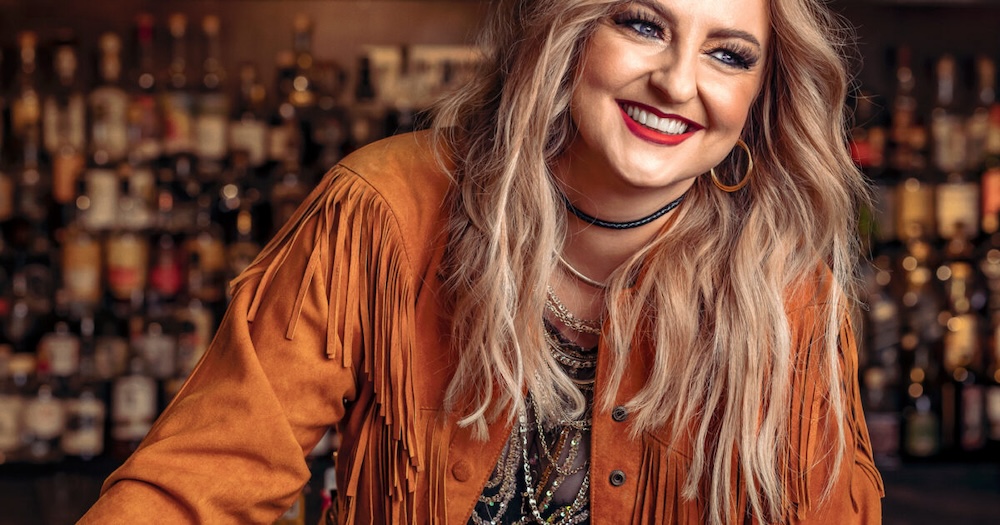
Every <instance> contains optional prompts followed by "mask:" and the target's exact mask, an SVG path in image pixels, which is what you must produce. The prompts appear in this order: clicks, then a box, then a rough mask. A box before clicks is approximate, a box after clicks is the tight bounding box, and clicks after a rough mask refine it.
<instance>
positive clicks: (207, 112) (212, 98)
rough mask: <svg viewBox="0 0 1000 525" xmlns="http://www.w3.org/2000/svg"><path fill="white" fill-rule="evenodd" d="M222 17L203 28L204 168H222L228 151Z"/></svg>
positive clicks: (200, 133)
mask: <svg viewBox="0 0 1000 525" xmlns="http://www.w3.org/2000/svg"><path fill="white" fill-rule="evenodd" d="M219 25H220V24H219V17H218V16H215V15H208V16H206V17H205V18H204V19H203V20H202V24H201V28H202V34H203V35H204V40H205V60H204V61H203V63H202V71H203V74H202V80H201V93H199V94H198V100H197V112H196V116H195V124H194V136H195V143H194V144H195V148H194V151H195V154H196V155H197V156H198V161H199V163H200V164H202V165H204V164H207V163H214V164H218V163H221V162H222V160H223V159H224V158H225V157H226V153H227V150H228V145H229V144H228V130H227V129H226V128H227V126H228V125H229V96H228V95H227V94H226V92H225V91H224V90H223V89H222V85H223V81H224V73H223V70H222V62H221V60H220V45H219Z"/></svg>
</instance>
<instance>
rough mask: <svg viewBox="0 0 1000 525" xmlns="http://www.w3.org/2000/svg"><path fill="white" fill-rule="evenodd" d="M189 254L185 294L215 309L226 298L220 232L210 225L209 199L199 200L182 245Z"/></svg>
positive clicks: (206, 197)
mask: <svg viewBox="0 0 1000 525" xmlns="http://www.w3.org/2000/svg"><path fill="white" fill-rule="evenodd" d="M185 251H186V252H187V253H188V254H189V257H190V258H189V263H188V279H187V291H188V294H189V295H190V296H191V297H194V298H197V299H199V300H201V301H203V302H204V303H206V304H208V305H211V306H216V305H218V304H219V303H221V301H222V300H223V299H224V297H225V289H226V286H225V275H226V247H225V243H224V241H223V232H222V231H221V228H220V227H219V225H218V224H216V223H215V222H213V221H212V200H211V197H210V196H209V195H202V196H201V197H200V198H199V199H198V213H197V219H196V227H195V229H194V230H193V231H192V232H191V235H189V236H188V238H187V240H186V241H185Z"/></svg>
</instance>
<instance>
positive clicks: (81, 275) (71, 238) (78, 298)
mask: <svg viewBox="0 0 1000 525" xmlns="http://www.w3.org/2000/svg"><path fill="white" fill-rule="evenodd" d="M78 193H79V197H77V198H76V200H75V201H74V202H73V204H71V205H66V206H64V209H65V210H67V211H66V214H65V215H66V217H67V219H66V226H65V228H63V229H62V230H61V232H60V241H61V242H60V245H61V248H62V250H61V255H60V275H61V276H62V286H63V288H64V289H65V290H66V294H67V300H68V301H69V303H70V308H71V309H73V310H74V311H77V312H79V311H82V310H93V309H94V308H96V307H97V306H98V305H99V304H100V301H101V295H102V288H101V261H102V250H101V241H100V239H99V238H98V237H97V236H96V235H95V234H94V233H93V232H92V231H90V230H89V229H88V228H87V227H86V222H85V220H86V217H85V215H86V213H87V211H88V210H89V209H90V203H91V201H90V198H89V196H88V195H87V191H86V185H85V183H84V182H83V181H81V182H80V190H78Z"/></svg>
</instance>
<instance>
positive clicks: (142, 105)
mask: <svg viewBox="0 0 1000 525" xmlns="http://www.w3.org/2000/svg"><path fill="white" fill-rule="evenodd" d="M135 29H136V45H137V49H136V56H137V61H138V71H137V72H136V74H135V80H134V81H133V82H132V86H131V88H130V92H129V111H128V137H129V139H128V142H129V147H128V151H129V153H128V155H129V158H130V160H131V161H132V162H134V163H136V164H141V163H145V162H150V161H153V160H155V159H157V158H159V156H160V154H161V153H162V152H163V125H164V123H163V119H162V118H161V116H160V109H159V91H160V87H161V86H160V84H158V83H157V79H156V73H155V71H156V63H155V47H154V44H153V17H152V15H150V14H148V13H140V14H139V15H138V16H136V23H135Z"/></svg>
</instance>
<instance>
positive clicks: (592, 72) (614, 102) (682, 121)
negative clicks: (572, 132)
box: [557, 0, 770, 219]
mask: <svg viewBox="0 0 1000 525" xmlns="http://www.w3.org/2000/svg"><path fill="white" fill-rule="evenodd" d="M769 32H770V26H769V20H768V14H767V7H766V4H765V0H637V1H634V2H631V3H627V4H623V5H621V6H618V7H616V8H615V9H614V10H613V11H612V13H611V15H610V16H608V17H607V18H605V19H604V20H602V21H601V22H600V25H599V26H598V27H597V29H596V31H595V33H594V34H593V36H592V37H591V39H590V41H589V42H588V44H587V46H586V48H585V50H584V55H583V58H582V60H581V64H580V72H579V78H578V83H577V87H576V89H575V91H574V92H573V98H572V106H571V114H572V118H573V122H574V124H575V125H576V128H577V135H576V136H575V137H574V139H573V140H572V142H571V143H570V144H569V146H568V148H567V150H566V152H565V154H564V155H563V156H562V158H561V159H560V160H559V162H558V168H559V169H557V173H558V174H559V177H560V179H562V182H563V184H564V185H565V186H566V187H567V190H568V191H569V193H570V194H571V197H573V196H574V195H573V194H577V196H579V195H584V196H587V197H588V198H589V199H591V200H593V199H595V197H596V196H610V195H618V196H622V197H627V196H629V195H632V196H635V195H644V196H645V198H646V200H648V202H649V203H650V204H652V203H655V202H660V203H664V202H666V201H667V200H669V199H671V198H673V197H676V196H678V195H680V194H681V193H683V192H684V191H686V190H687V188H688V187H690V185H691V184H692V182H693V181H694V178H695V177H697V176H698V175H701V174H703V173H706V172H708V170H709V169H711V168H712V167H714V166H715V165H717V164H718V163H719V162H720V161H722V159H724V158H725V157H726V155H728V153H729V151H730V150H731V149H732V148H733V146H734V144H735V143H736V140H737V139H738V138H739V136H740V133H741V131H742V129H743V126H744V123H745V122H746V118H747V114H748V112H749V110H750V107H751V105H752V104H753V102H754V100H755V98H756V96H757V94H758V92H759V91H760V86H761V82H762V78H763V70H764V62H765V56H766V53H767V52H768V50H767V45H768V35H769ZM574 200H577V199H574ZM581 204H582V203H581ZM633 204H634V205H638V206H639V207H642V208H648V206H645V205H644V204H645V203H637V202H634V201H633ZM583 207H584V208H586V207H587V206H586V205H583ZM657 207H658V206H657ZM627 208H628V206H627V205H626V201H620V202H619V203H617V204H615V203H609V208H608V209H607V210H606V211H604V212H602V213H604V214H605V215H606V216H607V217H608V218H612V219H614V218H615V217H614V216H619V218H621V217H625V218H628V217H633V216H635V215H636V213H637V212H639V211H643V210H639V209H637V208H636V209H633V211H629V210H628V209H627ZM654 209H655V208H654ZM595 211H598V210H595ZM647 211H651V210H647Z"/></svg>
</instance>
